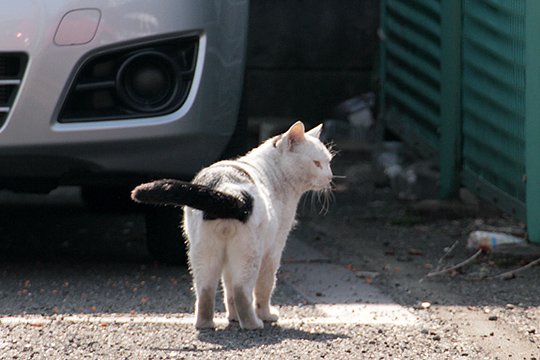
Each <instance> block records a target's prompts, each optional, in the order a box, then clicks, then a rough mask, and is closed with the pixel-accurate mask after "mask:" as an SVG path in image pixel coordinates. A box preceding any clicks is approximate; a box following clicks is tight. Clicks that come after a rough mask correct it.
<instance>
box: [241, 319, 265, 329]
mask: <svg viewBox="0 0 540 360" xmlns="http://www.w3.org/2000/svg"><path fill="white" fill-rule="evenodd" d="M240 327H241V328H242V329H244V330H257V329H263V328H264V322H263V321H262V320H261V319H259V318H255V319H253V320H250V321H245V322H242V321H240Z"/></svg>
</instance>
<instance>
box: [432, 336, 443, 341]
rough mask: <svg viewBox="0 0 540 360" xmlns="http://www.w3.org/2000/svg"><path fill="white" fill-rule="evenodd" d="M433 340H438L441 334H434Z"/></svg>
mask: <svg viewBox="0 0 540 360" xmlns="http://www.w3.org/2000/svg"><path fill="white" fill-rule="evenodd" d="M433 340H435V341H440V340H441V336H440V335H435V336H434V337H433Z"/></svg>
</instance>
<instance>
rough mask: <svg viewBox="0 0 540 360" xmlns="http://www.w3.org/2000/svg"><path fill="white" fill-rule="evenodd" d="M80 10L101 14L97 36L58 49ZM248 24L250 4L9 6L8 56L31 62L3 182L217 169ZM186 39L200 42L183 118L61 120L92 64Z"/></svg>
mask: <svg viewBox="0 0 540 360" xmlns="http://www.w3.org/2000/svg"><path fill="white" fill-rule="evenodd" d="M79 9H92V13H93V14H95V13H96V11H97V13H99V23H98V25H97V29H96V31H95V34H93V36H92V37H91V40H90V41H88V42H86V43H80V41H79V43H78V44H70V43H69V41H67V42H62V39H60V41H59V37H58V35H57V33H58V31H59V30H58V29H59V24H60V23H61V22H62V19H63V18H64V17H65V16H66V14H68V13H70V12H72V11H74V10H79ZM247 16H248V1H239V0H234V1H233V0H225V1H206V0H204V1H203V0H198V1H192V0H160V1H155V2H150V1H147V0H122V1H115V0H99V1H95V0H93V1H89V0H72V1H65V0H19V1H17V2H15V3H12V4H10V5H6V6H4V9H3V10H2V12H0V52H23V53H26V54H27V55H28V63H27V67H26V70H25V73H24V76H23V78H22V82H21V84H20V86H19V89H18V92H17V95H16V97H15V100H14V102H13V105H12V107H11V110H10V111H9V114H8V115H7V118H6V120H5V122H4V124H3V126H2V127H1V128H0V176H2V177H19V176H23V177H28V176H29V177H42V176H45V177H59V176H64V175H65V174H67V173H70V172H73V171H75V172H80V171H81V170H84V171H86V170H89V171H92V172H96V173H100V172H107V173H136V174H147V175H151V174H168V175H171V176H179V177H180V176H191V175H192V174H194V173H195V172H196V171H198V170H199V169H200V168H201V167H202V166H204V165H206V164H208V163H210V162H212V161H215V160H216V159H217V158H218V157H219V156H220V155H221V153H222V151H223V149H224V148H225V146H226V144H227V142H228V141H229V139H230V137H231V135H232V133H233V131H234V128H235V125H236V121H237V115H238V107H239V104H240V98H241V91H242V83H243V73H244V58H245V43H246V32H247ZM68 35H69V34H68ZM182 36H196V37H198V41H199V44H198V48H197V51H198V54H197V63H196V66H195V73H194V77H193V82H192V84H191V88H190V91H189V93H188V95H187V98H186V100H185V102H184V103H183V105H182V106H181V107H180V108H179V109H178V110H176V111H174V112H173V113H170V114H166V115H163V116H157V117H152V118H136V119H123V120H114V119H112V120H107V121H94V122H92V121H90V122H81V123H60V122H59V121H58V116H59V112H60V110H61V107H62V105H63V103H64V100H65V97H66V95H67V92H68V90H69V88H70V85H71V83H72V82H73V79H74V77H75V76H76V73H77V70H78V69H79V68H80V66H81V64H83V62H84V61H85V60H86V59H88V58H89V57H90V56H92V55H93V54H96V53H97V52H100V51H104V50H107V49H115V48H117V47H122V46H126V44H137V43H139V42H141V43H142V42H144V43H150V42H152V41H154V40H155V41H160V40H162V39H164V38H171V37H182ZM86 40H88V39H83V40H82V42H84V41H86Z"/></svg>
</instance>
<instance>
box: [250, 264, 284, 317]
mask: <svg viewBox="0 0 540 360" xmlns="http://www.w3.org/2000/svg"><path fill="white" fill-rule="evenodd" d="M278 267H279V259H271V258H269V257H266V258H265V259H264V260H263V262H262V264H261V269H260V271H259V277H258V278H257V284H256V286H255V306H256V312H257V316H258V317H259V319H261V320H263V321H269V322H276V321H278V319H279V311H278V310H277V309H276V308H275V307H273V306H271V305H270V301H271V297H272V292H273V290H274V286H275V283H276V272H277V269H278Z"/></svg>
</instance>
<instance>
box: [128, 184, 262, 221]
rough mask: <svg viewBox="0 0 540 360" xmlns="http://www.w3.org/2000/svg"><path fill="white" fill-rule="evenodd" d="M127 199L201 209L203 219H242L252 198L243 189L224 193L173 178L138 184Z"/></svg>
mask: <svg viewBox="0 0 540 360" xmlns="http://www.w3.org/2000/svg"><path fill="white" fill-rule="evenodd" d="M131 198H132V199H133V200H134V201H136V202H139V203H144V204H152V205H172V206H182V205H185V206H189V207H192V208H194V209H199V210H202V211H203V216H204V219H205V220H216V219H236V220H240V221H242V222H246V221H247V220H248V219H249V216H250V215H251V213H252V211H253V197H252V196H251V195H250V194H249V193H247V192H240V193H238V194H227V193H224V192H222V191H218V190H214V189H212V188H210V187H208V186H205V185H198V184H193V183H189V182H184V181H180V180H173V179H163V180H156V181H153V182H150V183H146V184H141V185H139V186H137V187H136V188H135V189H133V191H132V192H131Z"/></svg>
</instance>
